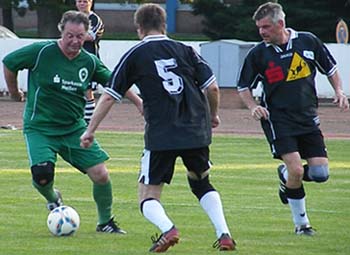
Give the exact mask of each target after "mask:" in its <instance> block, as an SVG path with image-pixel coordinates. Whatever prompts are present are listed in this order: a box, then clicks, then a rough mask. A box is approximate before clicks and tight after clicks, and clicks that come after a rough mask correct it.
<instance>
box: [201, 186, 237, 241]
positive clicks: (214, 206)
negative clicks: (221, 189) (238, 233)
mask: <svg viewBox="0 0 350 255" xmlns="http://www.w3.org/2000/svg"><path fill="white" fill-rule="evenodd" d="M199 203H200V204H201V206H202V208H203V209H204V211H205V212H206V213H207V214H208V216H209V218H210V220H211V222H212V223H213V225H214V227H215V230H216V236H217V238H219V237H220V236H221V234H223V233H227V234H229V235H231V234H230V231H229V229H228V227H227V223H226V220H225V216H224V211H223V209H222V203H221V199H220V195H219V193H218V192H217V191H210V192H208V193H206V194H205V195H204V196H203V197H202V198H201V199H200V201H199Z"/></svg>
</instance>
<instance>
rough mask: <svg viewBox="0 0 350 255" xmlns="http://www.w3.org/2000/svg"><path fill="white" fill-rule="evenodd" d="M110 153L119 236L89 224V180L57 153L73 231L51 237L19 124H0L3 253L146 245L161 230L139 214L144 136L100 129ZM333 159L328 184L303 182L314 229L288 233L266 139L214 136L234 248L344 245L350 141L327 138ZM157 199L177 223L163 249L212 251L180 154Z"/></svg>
mask: <svg viewBox="0 0 350 255" xmlns="http://www.w3.org/2000/svg"><path fill="white" fill-rule="evenodd" d="M98 140H99V142H100V144H101V145H102V146H103V147H104V149H105V150H106V151H108V152H109V154H110V156H111V159H110V160H109V161H108V162H107V166H108V168H109V171H110V175H111V179H112V182H113V188H114V190H113V193H114V206H113V210H114V213H115V215H116V220H117V221H118V222H119V223H120V225H121V227H122V228H123V229H125V230H126V231H127V232H128V234H127V235H125V236H119V235H109V234H101V233H96V232H95V226H96V209H95V204H94V202H93V199H92V195H91V188H92V186H91V182H90V181H89V180H88V177H87V176H84V175H82V174H80V173H79V172H78V171H76V170H74V169H73V168H72V167H70V166H69V165H68V164H66V163H65V162H64V161H62V160H61V159H59V160H58V162H57V167H56V169H57V170H56V179H55V183H56V187H58V188H59V189H60V190H61V192H62V193H63V199H64V202H65V204H67V205H70V206H73V207H74V208H75V209H76V210H77V211H78V212H79V214H80V218H81V226H80V229H79V230H78V232H77V233H76V234H75V235H74V236H72V237H54V236H52V235H51V234H50V233H49V231H48V229H47V227H46V218H47V215H48V212H47V210H46V208H45V200H44V199H43V198H42V197H40V195H39V194H38V193H37V192H36V190H34V188H33V187H32V186H31V176H30V171H29V168H28V161H27V155H26V151H25V145H24V142H23V137H22V134H21V132H20V131H5V130H3V131H0V141H1V143H0V194H1V195H0V197H1V199H0V254H1V255H12V254H13V255H21V254H23V255H32V254H33V255H41V254H50V255H56V254H60V255H61V254H64V255H78V254H84V255H90V254H91V255H96V254H103V255H108V254H113V255H115V254H125V255H130V254H133V255H134V254H136V255H137V254H148V249H149V247H150V246H151V240H150V237H151V235H153V234H154V233H156V232H159V231H158V229H156V228H155V227H154V226H153V225H152V224H150V223H149V222H147V221H146V220H145V219H144V218H143V217H142V215H141V213H140V211H139V207H138V203H137V175H138V169H139V161H140V154H141V151H142V149H143V137H142V134H138V133H107V132H103V133H98ZM326 143H327V147H328V151H329V158H330V168H331V178H330V180H329V181H328V182H327V183H323V184H315V183H306V184H305V189H306V193H307V208H308V215H309V218H310V220H311V223H312V225H313V227H314V228H316V229H317V236H314V237H299V236H296V235H294V233H293V224H292V220H291V214H290V211H289V207H288V206H284V205H282V204H281V203H280V201H279V198H278V195H277V190H278V179H277V174H276V167H277V166H278V164H279V162H278V161H276V160H273V159H271V155H270V153H269V149H268V146H267V143H266V142H265V139H264V138H247V137H238V136H231V135H216V136H214V141H213V145H212V146H211V159H212V161H213V163H214V165H213V167H212V171H211V181H212V183H213V185H214V186H215V187H216V188H217V190H218V191H219V192H220V194H221V197H222V202H223V205H224V211H225V214H226V219H227V222H228V224H229V226H230V230H231V233H232V235H233V236H234V238H235V240H236V241H237V244H238V246H237V251H234V252H232V254H240V255H254V254H258V255H260V254H268V255H273V254H276V255H277V254H283V255H295V254H303V255H314V254H317V255H323V254H324V255H330V254H332V255H334V254H343V255H348V254H350V234H349V229H350V171H349V169H350V157H349V153H350V140H345V141H342V140H326ZM162 201H163V205H164V207H165V209H166V210H167V213H168V215H169V216H170V217H171V218H172V220H173V221H174V222H175V223H176V226H177V228H178V229H179V230H180V234H181V239H180V243H179V244H178V245H176V246H175V247H173V248H171V249H169V251H168V253H169V254H191V255H195V254H198V255H203V254H216V253H217V251H216V250H215V249H213V248H212V247H211V245H212V243H213V242H214V241H215V239H216V236H215V233H214V229H213V227H212V225H211V223H210V222H209V219H208V218H207V216H206V215H205V214H204V212H203V211H202V209H201V207H200V206H199V204H198V202H197V200H196V198H195V197H194V196H193V195H192V194H191V193H190V191H189V187H188V185H187V180H186V175H185V169H184V168H183V166H182V164H181V160H178V164H177V167H176V172H175V175H174V179H173V182H172V185H170V186H166V187H165V189H164V192H163V196H162Z"/></svg>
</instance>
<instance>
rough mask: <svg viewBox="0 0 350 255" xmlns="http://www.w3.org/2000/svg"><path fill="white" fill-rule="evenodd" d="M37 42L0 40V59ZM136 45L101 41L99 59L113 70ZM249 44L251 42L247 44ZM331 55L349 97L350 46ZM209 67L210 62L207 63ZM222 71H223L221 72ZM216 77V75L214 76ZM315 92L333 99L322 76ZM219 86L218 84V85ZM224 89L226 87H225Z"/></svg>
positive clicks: (1, 85) (0, 80)
mask: <svg viewBox="0 0 350 255" xmlns="http://www.w3.org/2000/svg"><path fill="white" fill-rule="evenodd" d="M35 41H39V39H0V59H3V58H4V56H5V55H6V54H8V53H9V52H11V51H13V50H15V49H17V48H20V47H22V46H24V45H27V44H29V43H32V42H35ZM136 43H138V41H110V40H102V41H101V51H100V54H101V59H102V61H103V62H104V63H105V64H106V66H107V67H109V68H110V69H113V68H114V66H115V65H116V64H117V62H118V61H119V59H120V58H121V56H122V55H123V54H124V53H125V52H126V51H127V50H128V49H129V48H131V47H132V46H133V45H135V44H136ZM184 43H185V44H187V45H190V46H192V47H193V48H195V49H196V50H197V51H198V52H201V44H206V43H207V42H198V41H196V42H184ZM249 44H251V42H249ZM326 45H327V47H328V48H329V50H330V51H331V53H332V54H333V55H334V57H335V59H336V60H337V62H338V69H339V72H340V75H341V78H342V80H343V87H344V92H345V93H346V95H348V96H350V58H349V56H350V45H348V44H326ZM208 62H209V64H210V65H211V63H210V61H208ZM220 68H221V69H220V70H217V71H216V72H222V71H224V72H237V70H233V68H239V67H238V66H221V67H220ZM222 69H223V70H222ZM2 70H3V66H2V62H1V63H0V92H2V91H7V88H6V84H5V81H4V76H3V72H2ZM216 75H217V76H218V74H216ZM18 77H19V84H20V87H21V89H23V90H24V91H26V90H27V88H26V84H27V72H26V71H23V72H20V73H19V76H18ZM316 82H317V90H318V94H319V96H320V97H321V98H331V97H333V94H334V93H333V89H332V87H331V85H330V84H329V83H328V80H327V78H326V77H325V76H324V75H320V74H317V76H316ZM219 85H220V84H219ZM225 87H227V86H226V85H225ZM231 87H232V88H233V87H235V81H234V80H233V81H232V86H231Z"/></svg>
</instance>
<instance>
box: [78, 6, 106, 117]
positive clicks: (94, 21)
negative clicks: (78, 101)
mask: <svg viewBox="0 0 350 255" xmlns="http://www.w3.org/2000/svg"><path fill="white" fill-rule="evenodd" d="M93 3H94V2H93V0H76V1H75V6H76V7H77V9H78V10H79V11H80V12H83V13H85V14H86V15H88V17H89V21H90V28H89V31H88V33H87V36H86V38H85V42H84V45H83V48H84V49H85V50H87V51H88V52H90V53H92V54H94V55H96V56H97V57H98V58H99V57H100V55H99V49H100V45H99V42H100V39H101V37H102V35H103V33H104V24H103V21H102V19H101V18H100V17H99V16H98V15H97V14H96V13H95V12H94V11H92V6H93ZM96 87H97V83H96V82H91V84H90V88H89V89H88V90H87V91H86V106H85V115H84V119H85V121H86V122H87V123H89V121H90V119H91V116H92V114H93V112H94V110H95V97H94V90H95V89H96Z"/></svg>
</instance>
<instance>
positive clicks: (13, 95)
mask: <svg viewBox="0 0 350 255" xmlns="http://www.w3.org/2000/svg"><path fill="white" fill-rule="evenodd" d="M11 98H12V99H13V100H14V101H16V102H24V100H25V97H24V93H23V91H22V90H20V89H19V90H18V91H17V92H16V93H11Z"/></svg>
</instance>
